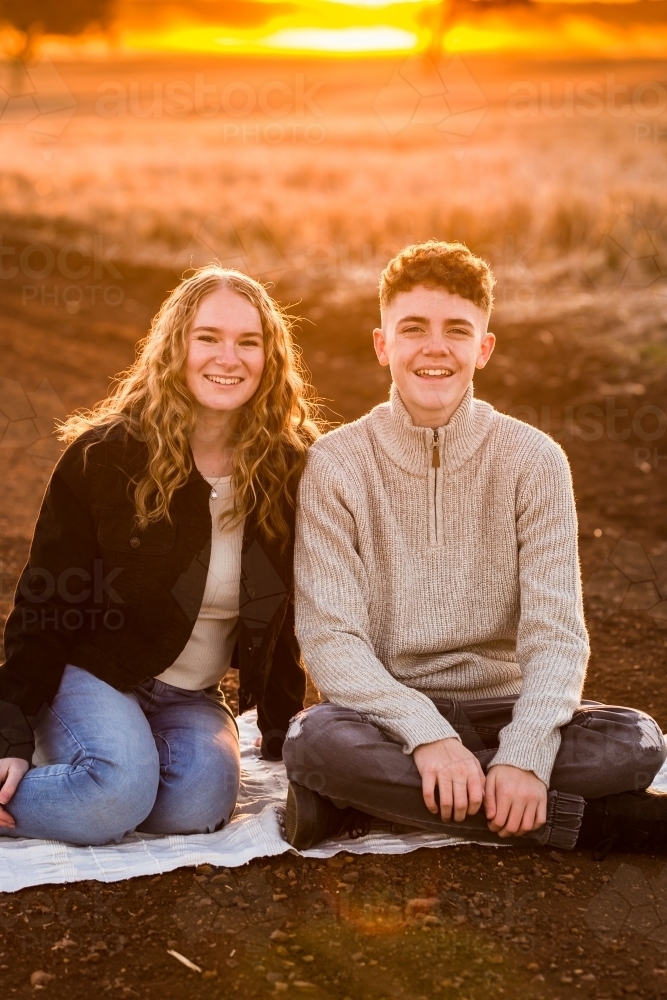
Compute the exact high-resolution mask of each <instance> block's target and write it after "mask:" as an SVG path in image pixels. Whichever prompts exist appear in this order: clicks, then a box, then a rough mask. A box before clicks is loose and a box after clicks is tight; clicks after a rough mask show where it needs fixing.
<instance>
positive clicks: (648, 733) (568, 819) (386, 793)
mask: <svg viewBox="0 0 667 1000" xmlns="http://www.w3.org/2000/svg"><path fill="white" fill-rule="evenodd" d="M516 700H517V699H516V697H507V698H484V699H479V700H471V701H460V702H454V701H449V700H447V701H435V705H436V708H437V709H438V711H439V712H440V714H441V715H443V716H444V717H445V718H446V719H447V721H448V722H450V723H451V725H452V726H453V727H454V729H455V730H456V732H457V733H458V734H459V735H460V737H461V740H462V742H463V745H464V746H465V747H467V748H468V750H470V751H471V752H472V753H474V754H475V756H476V757H477V759H478V761H479V762H480V764H481V766H482V769H483V771H484V772H485V773H486V772H487V770H488V769H489V767H490V766H491V764H492V763H493V757H494V755H495V753H496V750H497V749H498V734H499V733H500V730H501V729H503V728H504V727H505V726H506V725H508V723H509V722H510V721H511V719H512V709H513V707H514V704H515V702H516ZM666 756H667V749H666V747H665V742H664V739H663V736H662V733H661V731H660V728H659V727H658V724H657V723H656V722H655V721H654V719H652V718H651V717H650V715H646V714H645V713H644V712H639V711H637V710H635V709H632V708H623V707H621V706H617V705H602V704H600V703H599V702H592V701H585V702H582V704H581V705H580V707H579V708H578V709H577V711H576V712H575V713H574V716H573V717H572V721H571V722H569V723H568V724H567V725H566V726H563V727H562V729H561V745H560V749H559V751H558V754H557V756H556V761H555V764H554V768H553V771H552V774H551V784H550V788H549V795H548V807H547V822H546V824H545V825H544V826H543V827H541V828H540V829H539V830H535V831H533V832H532V833H528V834H525V837H522V838H521V840H524V839H525V838H529V839H532V840H534V841H537V842H538V843H541V844H550V845H552V846H554V847H560V848H563V849H571V848H572V847H574V845H575V843H576V840H577V835H578V833H579V829H580V826H581V820H582V816H583V811H584V805H585V800H586V799H594V798H601V797H602V796H605V795H614V794H616V793H618V792H626V791H639V790H640V789H644V788H647V787H648V786H649V785H650V784H651V782H652V780H653V778H654V777H655V775H656V774H657V772H658V771H659V770H660V767H661V766H662V763H663V761H664V760H665V757H666ZM283 759H284V761H285V765H286V768H287V776H288V778H289V779H290V781H295V782H297V783H298V784H300V785H305V786H306V787H307V788H310V789H312V790H313V791H316V792H319V793H320V794H321V795H324V796H326V797H327V798H328V799H330V800H331V801H332V802H333V803H334V805H336V806H338V807H339V808H344V807H347V806H354V807H355V808H357V809H360V810H361V811H363V812H366V813H369V814H370V815H372V816H376V817H378V818H379V819H382V820H386V821H389V822H392V823H399V824H403V825H407V826H412V827H418V828H421V829H424V830H429V831H433V832H438V833H445V834H451V835H453V836H459V837H468V838H470V839H473V840H476V841H484V842H487V843H508V842H511V841H512V840H514V839H518V838H500V837H498V835H497V834H495V833H492V831H491V830H489V828H488V826H487V824H486V818H485V816H484V809H483V807H482V809H480V811H479V813H478V814H477V815H476V816H467V817H466V818H465V819H464V820H463V821H462V822H460V823H457V822H456V821H454V820H452V821H451V822H449V823H444V822H443V821H442V820H441V819H440V818H439V817H438V816H434V815H433V814H432V813H430V812H429V811H428V809H427V808H426V805H425V803H424V799H423V797H422V784H421V777H420V775H419V772H418V770H417V767H416V765H415V762H414V759H413V757H412V754H405V753H403V750H402V747H401V746H400V745H399V744H398V743H395V742H394V741H393V740H391V739H390V738H389V737H388V736H386V735H385V734H384V733H382V732H381V731H380V730H379V729H378V728H377V727H376V726H374V725H373V724H372V723H371V722H368V721H367V720H366V719H365V718H364V717H363V716H362V715H360V714H359V713H358V712H355V711H354V710H352V709H349V708H340V707H338V706H336V705H332V704H330V703H329V702H325V703H323V704H321V705H314V706H313V707H312V708H308V709H306V710H305V711H303V712H300V713H299V714H298V715H297V716H295V717H294V719H292V722H291V724H290V728H289V731H288V734H287V739H286V740H285V745H284V747H283Z"/></svg>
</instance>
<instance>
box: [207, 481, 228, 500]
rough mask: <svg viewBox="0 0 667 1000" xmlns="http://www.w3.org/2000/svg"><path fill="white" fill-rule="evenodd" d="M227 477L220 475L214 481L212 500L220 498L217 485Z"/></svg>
mask: <svg viewBox="0 0 667 1000" xmlns="http://www.w3.org/2000/svg"><path fill="white" fill-rule="evenodd" d="M226 478H227V477H226V476H219V477H218V478H217V479H216V481H215V482H214V483H213V486H211V493H210V499H211V500H217V499H218V491H217V490H216V486H219V485H220V482H221V480H223V479H226Z"/></svg>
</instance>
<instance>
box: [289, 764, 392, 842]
mask: <svg viewBox="0 0 667 1000" xmlns="http://www.w3.org/2000/svg"><path fill="white" fill-rule="evenodd" d="M372 821H373V818H372V816H367V815H366V813H363V812H360V811H359V810H358V809H352V808H351V807H350V808H348V809H338V808H337V807H336V806H335V805H334V804H333V802H330V801H329V799H325V798H323V796H321V795H318V794H317V792H313V791H311V790H310V788H306V787H305V785H297V783H296V782H295V781H290V783H289V788H288V789H287V809H286V810H285V836H286V837H287V841H288V843H290V844H291V845H292V847H295V848H296V849H297V851H307V850H308V848H310V847H314V846H315V844H319V843H320V841H321V840H326V839H327V837H337V836H339V835H340V834H341V833H347V835H348V837H350V838H351V839H352V840H356V839H357V837H365V836H366V834H367V833H368V832H369V830H370V828H371V823H372Z"/></svg>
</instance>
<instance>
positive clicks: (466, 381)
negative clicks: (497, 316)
mask: <svg viewBox="0 0 667 1000" xmlns="http://www.w3.org/2000/svg"><path fill="white" fill-rule="evenodd" d="M487 323H488V316H487V314H486V312H485V311H484V310H483V309H480V308H479V306H476V305H475V304H474V302H471V301H470V300H469V299H463V298H461V296H460V295H454V294H452V293H451V292H448V291H446V290H445V289H443V288H425V287H424V286H423V285H417V286H416V287H415V288H412V289H410V291H408V292H399V294H398V295H397V296H396V297H395V298H394V299H393V300H392V301H391V302H390V303H389V305H388V306H387V308H386V309H385V310H384V311H383V313H382V328H381V329H378V330H374V331H373V342H374V344H375V352H376V354H377V356H378V360H379V362H380V364H381V365H389V368H390V371H391V377H392V379H393V381H394V382H395V383H396V387H397V389H398V391H399V392H400V394H401V399H402V400H403V403H404V404H405V408H406V409H407V411H408V413H409V414H410V416H411V417H412V422H413V424H415V425H416V426H418V427H434V428H435V427H442V426H443V425H444V424H446V423H448V421H449V419H450V417H451V416H452V414H453V413H454V411H455V410H456V408H457V406H458V405H459V403H460V402H461V400H462V399H463V396H464V395H465V392H466V389H467V388H468V386H469V385H470V382H471V381H472V377H473V374H474V372H475V368H483V367H484V365H485V364H486V363H487V361H488V360H489V358H490V357H491V352H492V351H493V346H494V344H495V341H496V338H495V337H494V335H493V334H492V333H489V332H488V331H487Z"/></svg>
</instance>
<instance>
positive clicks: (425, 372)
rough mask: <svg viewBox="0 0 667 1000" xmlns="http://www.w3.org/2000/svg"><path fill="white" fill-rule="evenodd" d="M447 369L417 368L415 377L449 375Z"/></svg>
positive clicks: (449, 372)
mask: <svg viewBox="0 0 667 1000" xmlns="http://www.w3.org/2000/svg"><path fill="white" fill-rule="evenodd" d="M451 374H452V373H451V371H450V369H449V368H419V369H418V371H417V375H451Z"/></svg>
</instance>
